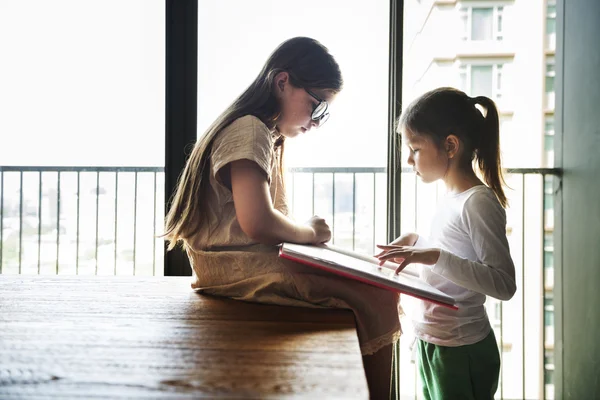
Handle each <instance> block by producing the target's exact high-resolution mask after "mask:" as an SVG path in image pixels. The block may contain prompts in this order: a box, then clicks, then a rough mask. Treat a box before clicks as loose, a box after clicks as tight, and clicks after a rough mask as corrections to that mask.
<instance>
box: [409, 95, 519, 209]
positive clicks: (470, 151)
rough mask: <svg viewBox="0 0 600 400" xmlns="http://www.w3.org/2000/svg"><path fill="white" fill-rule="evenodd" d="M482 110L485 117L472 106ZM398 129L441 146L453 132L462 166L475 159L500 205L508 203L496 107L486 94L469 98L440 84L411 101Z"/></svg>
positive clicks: (470, 165) (470, 164) (471, 162)
mask: <svg viewBox="0 0 600 400" xmlns="http://www.w3.org/2000/svg"><path fill="white" fill-rule="evenodd" d="M477 104H478V105H480V106H482V107H483V108H484V109H485V116H484V115H483V114H482V113H481V112H480V110H478V109H477V107H475V105H477ZM398 128H399V129H408V130H410V131H412V132H414V133H416V134H420V135H427V136H430V137H432V138H433V139H434V141H435V143H437V144H438V146H441V145H442V144H443V142H444V140H445V139H446V138H447V137H448V136H449V135H455V136H457V137H458V138H459V139H460V140H461V143H462V145H463V146H464V147H463V148H464V149H465V151H464V153H463V158H464V159H462V160H460V166H461V168H470V169H472V168H473V160H474V159H476V160H477V165H478V167H479V170H480V171H481V173H482V175H483V180H484V181H485V183H486V184H487V185H488V187H489V188H490V189H492V190H493V191H494V193H495V194H496V197H497V198H498V201H499V202H500V204H501V205H502V206H503V207H506V206H507V205H508V201H507V199H506V195H505V194H504V190H503V188H502V186H503V185H504V184H505V182H504V177H503V176H502V167H501V162H500V126H499V120H498V109H497V108H496V105H495V104H494V102H493V101H492V100H491V99H489V98H488V97H485V96H478V97H474V98H471V97H469V96H467V94H466V93H464V92H462V91H460V90H457V89H454V88H450V87H441V88H437V89H434V90H431V91H429V92H427V93H425V94H423V95H422V96H421V97H419V98H418V99H416V100H415V101H413V102H412V103H411V104H410V105H409V106H408V107H407V109H406V110H405V111H404V112H403V113H402V115H401V116H400V120H399V126H398Z"/></svg>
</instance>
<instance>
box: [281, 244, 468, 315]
mask: <svg viewBox="0 0 600 400" xmlns="http://www.w3.org/2000/svg"><path fill="white" fill-rule="evenodd" d="M279 257H282V258H287V259H288V260H293V261H297V262H299V263H302V264H306V265H310V266H313V267H316V268H321V269H324V270H326V271H330V272H332V273H334V274H338V275H342V276H345V277H347V278H350V279H355V280H358V281H361V282H364V283H368V284H370V285H373V286H377V287H380V288H383V289H387V290H392V291H395V292H399V293H403V294H406V295H409V296H413V297H416V298H418V299H421V300H424V301H430V302H432V303H435V304H439V305H441V306H444V307H448V308H452V309H455V310H456V309H458V307H457V306H456V301H455V300H454V299H453V298H452V297H450V296H448V295H447V294H445V293H442V292H441V291H439V290H438V289H436V288H434V287H433V286H431V285H429V284H428V283H426V282H424V281H423V280H421V279H419V277H418V275H417V274H415V273H411V272H409V271H403V272H400V273H399V274H396V273H395V269H396V267H397V265H396V264H394V263H391V262H389V261H388V262H386V263H385V264H384V265H382V266H380V265H379V260H378V259H377V258H376V257H371V256H367V255H364V254H359V253H356V252H353V251H351V250H346V249H340V248H338V247H333V246H331V245H320V246H312V245H302V244H294V243H283V244H282V245H281V248H280V249H279Z"/></svg>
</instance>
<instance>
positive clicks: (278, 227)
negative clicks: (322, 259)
mask: <svg viewBox="0 0 600 400" xmlns="http://www.w3.org/2000/svg"><path fill="white" fill-rule="evenodd" d="M230 166H231V169H230V173H231V191H232V192H233V202H234V205H235V213H236V216H237V219H238V221H239V223H240V227H241V228H242V230H243V231H244V233H246V235H248V236H249V237H250V238H252V239H254V240H256V241H258V242H260V243H263V244H269V245H275V244H279V243H281V242H293V243H315V244H316V243H323V242H326V241H328V240H329V239H330V237H331V231H330V230H329V227H328V226H327V224H326V223H325V221H324V220H322V219H320V218H315V217H313V219H311V221H310V223H309V224H308V225H304V224H302V225H301V224H297V223H295V222H294V221H292V220H291V219H290V218H288V217H286V216H285V215H283V214H282V213H281V212H279V211H277V210H276V209H275V208H273V203H272V199H271V194H270V191H269V184H268V183H267V177H266V176H265V173H264V171H263V170H262V169H261V168H260V167H259V166H258V165H257V164H256V163H255V162H253V161H250V160H237V161H233V162H231V164H230Z"/></svg>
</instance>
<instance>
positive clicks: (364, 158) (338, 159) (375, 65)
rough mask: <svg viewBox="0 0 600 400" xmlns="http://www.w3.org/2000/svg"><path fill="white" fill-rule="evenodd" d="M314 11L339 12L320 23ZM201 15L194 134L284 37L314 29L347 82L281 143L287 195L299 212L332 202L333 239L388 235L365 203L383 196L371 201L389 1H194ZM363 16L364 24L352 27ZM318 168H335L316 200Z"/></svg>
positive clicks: (378, 165) (382, 132) (381, 122)
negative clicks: (322, 118) (306, 126)
mask: <svg viewBox="0 0 600 400" xmlns="http://www.w3.org/2000/svg"><path fill="white" fill-rule="evenodd" d="M265 10H269V11H268V12H265ZM317 14H318V15H320V16H324V15H335V16H336V18H334V19H333V20H332V21H330V22H328V23H324V22H323V21H324V20H323V19H322V18H316V15H317ZM198 17H199V23H198V49H199V59H200V60H202V62H199V71H198V130H199V132H200V133H201V132H204V131H205V130H206V128H207V127H208V126H209V124H210V123H212V122H213V120H214V119H215V118H216V117H217V116H218V115H219V114H220V113H221V112H222V111H223V110H225V108H226V107H227V106H228V105H229V104H230V103H231V102H232V101H233V100H234V99H235V98H236V97H237V96H238V95H239V94H240V93H241V92H242V91H243V90H244V89H245V88H246V87H247V86H248V85H249V84H250V83H251V82H252V81H253V80H254V78H255V77H256V75H257V74H258V73H259V71H260V69H261V68H262V66H263V64H264V63H265V61H266V60H267V58H268V56H269V55H270V54H271V52H272V51H273V50H274V49H275V48H276V47H277V45H279V44H280V43H281V42H283V41H285V40H287V39H289V38H291V37H295V36H308V37H312V38H314V39H317V40H318V41H320V42H321V43H322V44H323V45H325V46H326V47H327V48H328V49H329V51H330V52H331V54H332V55H333V56H334V57H335V58H336V60H337V62H338V63H339V65H340V68H341V71H342V76H343V78H344V89H343V90H342V92H341V93H340V94H339V95H338V96H337V98H336V100H335V101H334V102H333V104H332V105H331V107H330V113H331V117H330V118H329V120H328V121H327V124H325V125H324V126H323V127H321V128H319V129H317V130H312V131H310V132H309V133H308V134H307V135H305V136H302V137H298V138H295V139H294V140H289V141H287V142H286V150H285V152H286V155H285V157H286V165H287V166H288V167H290V168H292V170H291V171H289V172H288V173H287V174H286V176H287V178H288V180H289V181H288V185H287V189H288V191H289V196H288V198H290V199H292V198H297V199H298V201H294V204H291V206H292V207H293V210H292V211H293V213H294V215H295V216H296V218H298V219H304V218H307V217H310V213H311V212H312V211H313V209H312V207H304V206H303V204H304V203H306V204H312V201H313V200H314V202H315V208H316V207H317V205H318V204H332V203H333V201H334V200H335V204H334V206H332V207H333V209H332V210H330V209H328V210H329V212H331V211H332V212H333V215H331V216H330V218H329V219H328V222H330V224H331V223H333V222H335V227H334V228H335V229H334V241H335V243H336V244H341V245H343V246H345V247H350V248H352V247H355V248H356V249H357V250H361V251H369V252H370V251H371V250H372V248H373V239H372V237H373V235H382V234H383V235H385V218H386V217H385V215H384V214H382V215H378V216H377V220H376V221H374V218H375V215H374V213H375V211H374V209H373V206H372V204H373V202H374V201H375V202H377V204H379V202H380V201H381V200H383V201H385V196H386V190H385V187H380V188H378V189H377V192H376V198H375V199H373V193H375V192H374V185H375V182H376V181H378V180H379V179H380V176H385V166H386V159H387V125H388V122H387V115H388V114H387V113H388V111H387V110H388V106H387V98H388V63H389V28H388V26H389V2H387V1H377V2H365V1H358V0H351V1H343V2H342V1H326V2H324V1H320V0H308V1H304V2H303V3H302V6H298V3H295V2H274V1H272V0H256V1H252V2H249V1H247V0H236V1H227V2H225V1H221V0H206V1H201V2H199V13H198ZM224 21H226V23H224ZM365 21H368V27H369V28H368V29H356V27H357V26H364V24H365ZM232 27H235V29H232ZM215 38H218V40H216V39H215ZM367 99H368V100H367ZM358 115H362V116H368V117H364V118H357V117H356V116H358ZM295 168H303V171H305V172H306V173H307V174H308V175H309V177H308V179H300V177H299V176H296V173H294V169H295ZM316 168H319V171H321V172H322V173H323V172H326V173H331V174H333V173H335V185H333V184H332V181H331V180H328V181H327V182H328V186H327V190H325V191H315V192H314V198H313V188H312V175H313V174H315V173H316V172H315V171H317V170H316ZM342 172H344V174H342ZM359 173H364V174H366V175H367V177H364V179H363V177H360V176H359V175H358V174H359ZM354 174H357V175H356V176H354ZM374 178H375V179H374ZM317 180H318V178H317ZM333 187H335V193H333V192H332V190H333ZM305 195H306V196H307V197H306V198H305V197H303V196H305ZM300 199H304V200H300ZM303 202H304V203H303ZM374 226H377V229H376V231H375V232H373V229H374ZM367 233H368V234H367ZM365 235H367V236H365ZM367 243H368V244H369V245H367Z"/></svg>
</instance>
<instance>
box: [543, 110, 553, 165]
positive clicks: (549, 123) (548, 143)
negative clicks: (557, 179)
mask: <svg viewBox="0 0 600 400" xmlns="http://www.w3.org/2000/svg"><path fill="white" fill-rule="evenodd" d="M544 165H545V166H546V167H547V168H552V167H553V166H554V116H553V115H547V116H546V120H545V122H544Z"/></svg>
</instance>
